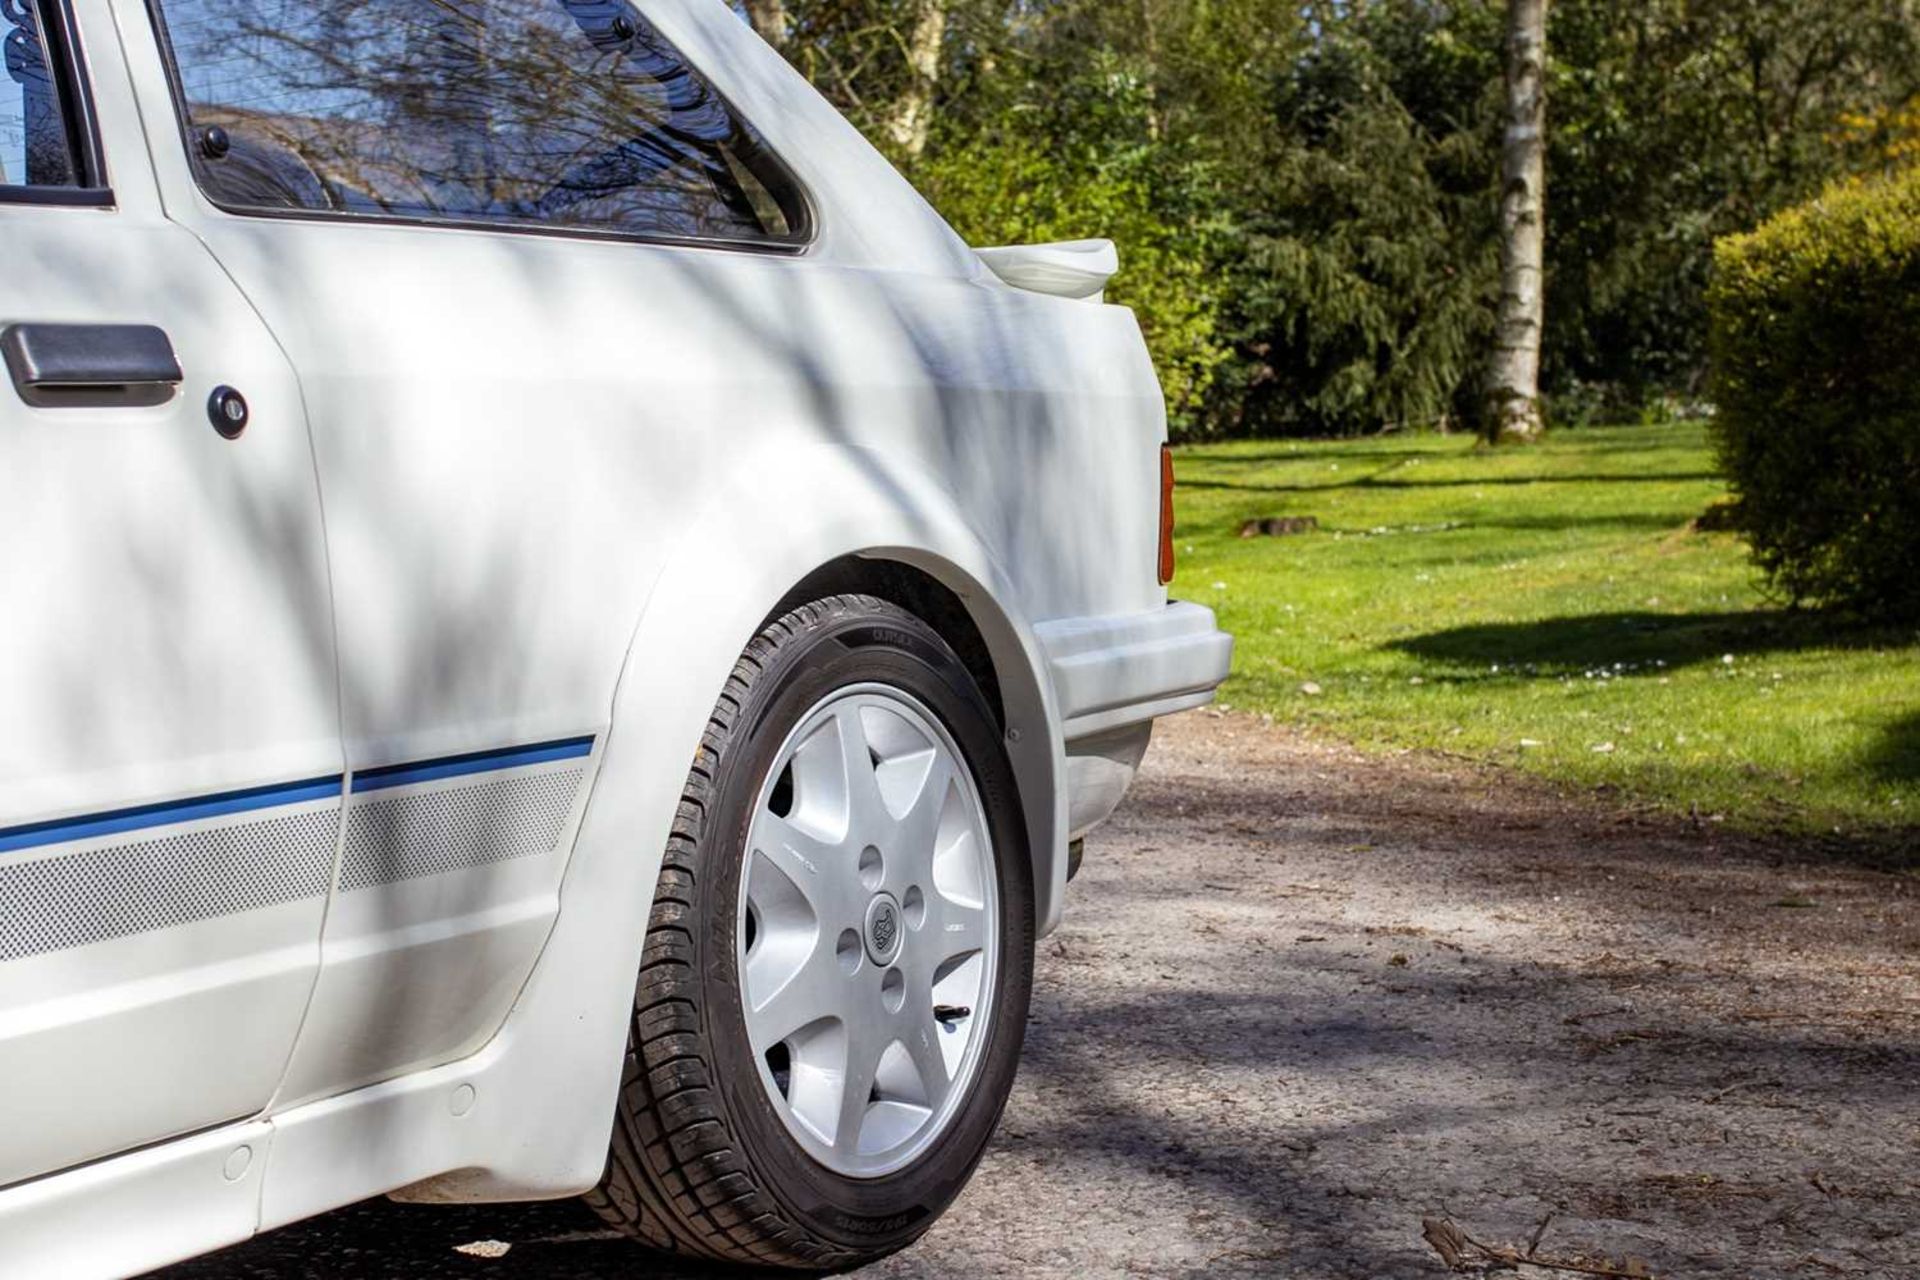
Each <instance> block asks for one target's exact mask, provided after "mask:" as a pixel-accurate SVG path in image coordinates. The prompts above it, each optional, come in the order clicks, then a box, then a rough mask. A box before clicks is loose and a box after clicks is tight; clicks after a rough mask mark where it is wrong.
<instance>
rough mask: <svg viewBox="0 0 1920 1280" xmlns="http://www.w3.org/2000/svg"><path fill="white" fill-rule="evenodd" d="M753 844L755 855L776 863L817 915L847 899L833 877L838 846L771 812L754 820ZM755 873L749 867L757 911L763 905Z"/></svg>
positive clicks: (750, 894) (749, 888) (750, 889)
mask: <svg viewBox="0 0 1920 1280" xmlns="http://www.w3.org/2000/svg"><path fill="white" fill-rule="evenodd" d="M752 844H753V851H754V852H755V853H758V854H760V855H761V856H762V857H764V858H765V859H766V860H767V861H768V862H770V863H772V864H773V866H774V867H776V868H777V869H778V870H779V871H780V873H781V874H782V875H784V876H785V877H786V879H787V880H788V881H789V882H790V883H791V884H792V885H793V887H794V888H795V889H797V890H799V891H800V896H801V897H803V898H805V899H806V900H807V903H808V905H810V906H811V907H812V908H813V910H814V913H815V914H816V915H819V914H822V913H823V912H824V911H827V910H829V909H831V908H833V907H835V906H837V905H839V902H840V900H841V899H842V898H844V896H845V895H844V894H842V893H839V892H836V890H837V889H838V888H839V880H840V878H839V877H837V876H835V875H834V874H833V871H834V860H835V859H836V858H837V857H839V856H840V851H839V849H838V848H836V847H835V846H834V845H831V844H829V843H827V842H826V841H824V840H821V839H819V838H817V837H816V836H813V835H811V834H809V833H808V832H806V831H803V830H801V829H800V827H799V826H798V825H797V824H795V823H793V822H791V821H789V820H788V819H786V818H783V817H781V816H780V815H779V814H777V813H774V812H772V811H771V810H767V809H762V810H761V811H760V814H759V816H758V817H757V818H756V819H755V820H754V824H753V836H752ZM752 870H754V868H752V867H751V866H749V877H750V878H749V880H748V884H747V901H748V902H751V903H753V905H754V906H755V907H756V908H757V907H759V906H760V905H761V904H760V903H759V902H757V901H755V897H754V891H755V889H756V888H759V887H760V886H757V885H756V884H755V883H754V882H753V880H752V878H751V872H752Z"/></svg>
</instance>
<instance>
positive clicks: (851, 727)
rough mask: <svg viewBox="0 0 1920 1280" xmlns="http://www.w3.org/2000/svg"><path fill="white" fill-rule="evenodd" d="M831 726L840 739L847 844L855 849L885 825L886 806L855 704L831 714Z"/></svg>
mask: <svg viewBox="0 0 1920 1280" xmlns="http://www.w3.org/2000/svg"><path fill="white" fill-rule="evenodd" d="M834 726H835V728H836V729H837V731H838V733H839V736H840V768H841V769H842V771H843V776H844V778H845V786H846V798H847V836H846V839H847V843H848V844H850V845H854V846H855V850H856V852H857V851H858V844H859V843H863V842H865V841H868V840H871V839H872V838H873V837H874V836H875V835H876V834H878V832H879V831H880V830H882V829H884V826H885V825H886V824H887V822H888V815H887V811H886V805H885V804H884V803H882V801H881V799H880V780H879V778H878V777H877V776H875V774H874V765H873V748H872V747H871V746H870V745H869V744H868V742H867V727H866V724H865V723H864V722H863V721H862V719H861V717H860V707H859V706H858V704H856V703H851V702H849V703H846V704H844V705H842V706H841V707H839V708H838V709H837V710H836V711H835V712H834Z"/></svg>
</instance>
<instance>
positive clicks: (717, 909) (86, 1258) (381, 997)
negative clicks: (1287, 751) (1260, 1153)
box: [0, 0, 1231, 1280]
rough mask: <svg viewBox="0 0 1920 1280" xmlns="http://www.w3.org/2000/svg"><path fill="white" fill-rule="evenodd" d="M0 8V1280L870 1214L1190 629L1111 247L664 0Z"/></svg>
mask: <svg viewBox="0 0 1920 1280" xmlns="http://www.w3.org/2000/svg"><path fill="white" fill-rule="evenodd" d="M0 29H3V30H4V34H5V45H6V69H7V73H8V76H9V83H6V84H0V90H5V92H4V93H0V247H4V252H5V259H4V269H0V353H3V354H4V358H5V363H6V367H7V372H8V375H9V376H10V378H11V381H12V384H13V385H12V389H11V391H10V392H8V393H7V394H6V395H5V400H4V404H3V405H0V548H3V549H0V1275H3V1276H7V1277H16V1276H18V1277H29V1278H38V1277H59V1278H61V1280H72V1278H74V1277H87V1276H118V1275H127V1274H131V1273H136V1272H139V1271H142V1270H145V1269H148V1268H152V1267H155V1266H159V1265H162V1264H164V1263H166V1262H168V1261H170V1260H173V1259H178V1258H181V1257H185V1256H188V1255H191V1254H195V1253H199V1252H203V1251H206V1250H209V1249H212V1248H216V1247H218V1246H220V1245H222V1244H226V1243H229V1242H233V1241H237V1240H241V1239H244V1238H246V1237H247V1236H249V1235H251V1234H252V1233H254V1232H256V1231H260V1230H264V1229H268V1228H272V1227H275V1226H279V1225H282V1224H285V1223H289V1222H293V1221H295V1220H298V1219H300V1218H303V1217H307V1216H309V1215H312V1214H316V1213H320V1212H323V1211H325V1210H328V1209H331V1208H334V1207H336V1206H340V1205H344V1204H347V1203H349V1202H352V1201H355V1200H358V1199H362V1198H365V1197H368V1196H372V1195H377V1194H381V1193H388V1194H391V1195H394V1196H397V1197H400V1198H403V1199H406V1200H410V1201H443V1202H452V1201H495V1200H514V1199H539V1198H553V1197H562V1196H575V1195H582V1194H584V1195H586V1196H588V1197H589V1198H590V1200H591V1201H592V1203H593V1204H594V1205H595V1206H596V1207H597V1208H598V1209H599V1211H600V1212H601V1213H602V1214H604V1215H605V1216H606V1217H607V1218H608V1220H609V1221H611V1222H613V1223H615V1224H617V1225H618V1226H619V1227H620V1228H622V1229H624V1230H625V1231H626V1232H627V1233H629V1234H630V1235H631V1236H633V1237H634V1239H636V1240H637V1241H640V1242H642V1243H644V1244H647V1245H650V1246H653V1247H655V1248H658V1249H664V1250H670V1251H676V1252H679V1253H683V1254H686V1255H691V1256H699V1257H708V1258H717V1259H725V1260H732V1261H746V1262H754V1263H760V1264H766V1265H770V1266H779V1267H789V1268H802V1269H814V1270H823V1269H832V1268H839V1267H845V1266H848V1265H852V1264H854V1263H857V1262H859V1261H861V1260H864V1259H867V1258H871V1257H875V1256H878V1255H880V1254H884V1253H886V1252H889V1251H891V1250H894V1249H898V1248H900V1247H902V1246H903V1245H905V1244H907V1243H909V1242H911V1241H912V1240H914V1239H915V1238H916V1237H917V1236H918V1235H919V1234H920V1233H921V1232H923V1231H925V1230H926V1228H927V1227H928V1226H929V1225H930V1224H931V1222H932V1221H933V1220H934V1218H935V1217H936V1216H937V1215H938V1214H939V1213H940V1212H941V1211H942V1210H943V1209H944V1208H945V1207H946V1206H947V1205H948V1203H949V1202H950V1201H951V1200H952V1199H953V1197H954V1196H955V1195H956V1194H957V1193H958V1191H959V1189H960V1187H961V1186H962V1184H963V1183H964V1182H965V1180H966V1179H967V1177H968V1176H969V1175H970V1173H971V1172H972V1170H973V1168H974V1166H975V1164H976V1162H977V1161H978V1160H979V1158H980V1155H981V1152H982V1150H983V1149H984V1147H985V1145H986V1143H987V1141H988V1138H989V1136H990V1134H991V1132H992V1130H993V1127H994V1124H995V1122H996V1120H997V1118H998V1116H999V1113H1000V1110H1001V1108H1002V1105H1003V1104H1004V1102H1005V1100H1006V1097H1007V1094H1008V1089H1009V1086H1010V1084H1011V1081H1012V1079H1013V1075H1014V1070H1015V1067H1016V1064H1017V1061H1018V1057H1019V1053H1020V1045H1021V1037H1022V1031H1023V1027H1024V1023H1025V1021H1026V1009H1027V999H1028V991H1029V985H1030V980H1031V974H1032V966H1033V949H1034V939H1035V937H1036V936H1039V935H1044V934H1045V933H1046V932H1047V931H1048V930H1049V929H1051V928H1052V927H1053V926H1054V925H1055V924H1056V923H1057V922H1058V920H1059V919H1060V913H1061V908H1062V900H1063V897H1064V894H1065V890H1066V884H1067V880H1068V876H1069V873H1070V869H1071V866H1072V864H1073V863H1074V861H1075V859H1076V858H1077V854H1078V849H1079V843H1078V842H1079V841H1080V839H1081V838H1082V836H1083V835H1084V834H1085V833H1086V832H1087V831H1088V830H1089V829H1090V828H1092V827H1094V826H1095V825H1097V824H1098V823H1100V822H1101V821H1102V820H1104V819H1105V818H1106V817H1107V815H1108V814H1109V813H1111V812H1112V810H1113V808H1114V806H1115V805H1116V804H1117V803H1118V802H1119V799H1120V797H1121V795H1122V793H1123V792H1124V791H1125V789H1126V787H1127V785H1128V783H1129V782H1130V781H1131V779H1132V777H1133V773H1134V770H1135V768H1136V767H1137V765H1138V764H1139V762H1140V759H1141V755H1142V753H1143V752H1144V751H1145V749H1146V746H1147V739H1148V735H1149V733H1150V731H1151V727H1152V722H1153V720H1154V718H1155V717H1157V716H1161V715H1165V714H1168V713H1171V712H1175V711H1180V710H1183V709H1185V708H1189V707H1193V706H1197V705H1199V704H1201V703H1203V702H1205V701H1207V700H1208V699H1209V698H1210V697H1211V696H1212V693H1213V690H1214V688H1215V687H1216V686H1217V685H1218V684H1219V682H1220V681H1221V680H1222V679H1223V678H1224V676H1225V675H1226V673H1227V667H1228V661H1229V656H1230V650H1231V641H1230V640H1229V638H1228V637H1226V636H1225V635H1223V634H1221V633H1220V632H1219V631H1218V630H1216V628H1215V626H1214V619H1213V616H1212V615H1211V614H1210V613H1209V612H1208V611H1207V610H1206V609H1203V608H1200V607H1197V606H1194V605H1186V604H1170V603H1169V602H1168V598H1167V591H1166V583H1167V581H1168V580H1169V579H1170V577H1171V576H1172V551H1173V548H1172V545H1171V517H1170V510H1169V505H1168V504H1169V490H1170V486H1171V475H1170V472H1169V470H1168V468H1167V464H1166V459H1165V454H1164V450H1163V447H1162V441H1163V439H1164V436H1165V417H1164V411H1163V408H1162V402H1161V397H1160V392H1159V388H1158V385H1157V383H1156V380H1155V377H1154V372H1153V369H1152V367H1151V365H1150V363H1149V361H1148V357H1147V352H1146V348H1145V346H1144V345H1143V343H1142V341H1141V337H1140V331H1139V329H1138V327H1137V325H1136V323H1135V321H1134V318H1133V316H1132V315H1131V314H1130V313H1129V312H1127V311H1126V310H1124V309H1120V308H1116V307H1111V306H1107V305H1104V304H1103V302H1102V298H1101V293H1102V290H1103V288H1104V286H1105V284H1106V282H1107V280H1108V278H1109V277H1110V276H1111V275H1112V273H1113V272H1114V270H1115V268H1116V266H1117V259H1116V257H1115V254H1114V251H1113V248H1112V246H1111V245H1108V244H1106V243H1104V242H1098V241H1094V242H1085V243H1077V244H1067V245H1053V246H1041V247H1034V248H1014V249H998V250H986V251H981V252H978V253H976V252H974V251H973V250H970V249H969V248H968V247H967V246H966V245H964V244H963V243H962V242H961V241H960V240H959V239H958V238H957V237H956V236H955V235H954V233H953V232H952V231H951V230H950V229H949V228H948V227H947V226H946V225H945V224H944V223H943V222H942V221H941V220H940V218H939V217H938V216H937V215H936V214H935V213H934V212H933V211H932V210H931V209H929V208H928V207H927V206H926V204H925V203H923V202H922V200H921V199H920V198H919V197H918V196H917V195H916V194H915V193H914V191H913V189H912V188H911V187H910V186H909V185H908V184H907V183H906V182H905V181H904V180H903V179H902V178H901V177H900V176H899V175H897V174H896V173H895V172H894V171H893V170H892V169H891V168H890V167H889V166H888V165H887V163H886V162H885V161H884V160H883V159H882V158H881V156H880V155H879V154H878V153H876V152H875V151H874V150H873V149H871V148H870V147H869V146H868V145H867V144H866V143H865V142H864V141H863V140H862V139H861V138H860V136H859V135H858V133H856V132H855V131H854V130H853V129H852V128H851V127H849V126H848V125H847V124H846V123H845V122H844V121H843V120H842V119H841V118H840V117H839V116H838V115H837V114H836V113H835V112H834V111H833V109H832V108H831V107H830V106H829V105H828V104H827V103H826V102H825V101H824V100H822V99H821V98H820V97H818V96H817V95H816V94H815V93H814V92H813V91H812V90H811V89H810V88H809V87H808V86H807V85H806V83H805V82H804V81H803V80H802V79H801V78H800V77H799V76H798V75H796V74H795V73H794V72H793V71H792V70H790V69H789V68H788V67H787V65H786V64H785V63H784V62H783V61H782V60H781V59H780V58H779V57H778V56H777V55H776V54H775V53H773V51H771V50H770V49H768V48H767V47H766V46H765V45H763V44H761V43H760V42H759V41H758V40H757V39H756V38H755V37H754V36H753V35H752V34H751V32H750V30H749V29H748V28H747V27H746V26H745V25H744V24H743V23H742V22H741V21H740V20H739V19H738V18H737V17H736V16H735V15H734V14H733V13H732V12H730V11H729V9H728V8H727V6H726V5H725V4H723V3H721V0H642V2H641V3H633V2H630V0H338V2H335V3H313V2H311V0H148V2H145V3H143V0H0ZM4 390H5V389H4V388H0V391H4Z"/></svg>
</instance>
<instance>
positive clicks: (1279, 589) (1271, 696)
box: [1175, 425, 1920, 847]
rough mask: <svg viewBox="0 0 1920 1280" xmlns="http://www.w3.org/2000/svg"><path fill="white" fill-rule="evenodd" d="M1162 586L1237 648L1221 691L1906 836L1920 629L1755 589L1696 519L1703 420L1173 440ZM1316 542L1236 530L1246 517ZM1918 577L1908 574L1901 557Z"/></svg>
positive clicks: (1610, 778)
mask: <svg viewBox="0 0 1920 1280" xmlns="http://www.w3.org/2000/svg"><path fill="white" fill-rule="evenodd" d="M1177 465H1178V469H1179V477H1180V496H1179V526H1178V533H1177V537H1178V541H1179V547H1180V553H1181V558H1180V574H1179V579H1178V581H1177V583H1176V585H1175V591H1176V593H1177V594H1178V595H1180V596H1181V597H1183V598H1186V599H1192V600H1199V601H1202V602H1204V603H1207V604H1210V605H1212V606H1213V607H1214V608H1215V609H1217V610H1218V611H1219V614H1220V618H1221V621H1222V624H1223V625H1224V626H1225V627H1226V628H1227V629H1228V630H1230V631H1232V632H1233V633H1234V634H1235V635H1236V636H1237V637H1238V640H1239V650H1238V656H1237V658H1236V661H1235V674H1234V677H1233V680H1232V681H1231V683H1229V684H1228V686H1227V687H1226V689H1225V690H1224V691H1223V692H1222V695H1221V696H1222V701H1224V702H1225V703H1227V704H1229V705H1232V706H1237V707H1243V708H1247V709H1250V710H1255V711H1263V712H1268V713H1270V714H1272V715H1273V716H1274V717H1275V718H1276V719H1280V720H1284V721H1287V722H1290V723H1294V724H1299V725H1304V726H1308V727H1310V728H1314V729H1320V730H1324V731H1326V732H1328V733H1332V734H1337V735H1339V736H1340V737H1342V738H1345V739H1348V740H1350V741H1353V742H1355V743H1358V744H1360V745H1362V746H1370V747H1425V748H1437V749H1440V750H1445V751H1449V752H1456V753H1460V754H1463V755H1467V756H1472V757H1475V758H1479V759H1484V760H1491V761H1497V762H1499V763H1502V764H1506V765H1511V766H1514V767H1516V768H1520V769H1524V770H1527V771H1528V772H1531V773H1537V774H1541V775H1544V776H1546V777H1549V778H1553V779H1557V780H1561V781H1564V782H1570V783H1575V784H1580V785H1584V786H1606V787H1612V788H1617V789H1618V791H1619V792H1620V793H1622V794H1623V795H1625V796H1627V797H1629V798H1631V799H1634V800H1637V801H1644V802H1649V803H1652V804H1655V805H1658V806H1661V807H1665V808H1670V809H1674V810H1678V811H1681V812H1688V811H1692V810H1694V809H1695V807H1696V806H1697V811H1698V812H1699V814H1701V815H1702V816H1704V817H1712V816H1714V815H1718V816H1720V817H1721V818H1722V820H1724V821H1726V822H1728V823H1731V824H1736V825H1739V826H1742V827H1749V828H1773V829H1786V830H1790V831H1799V832H1822V833H1830V832H1833V831H1834V830H1836V829H1838V830H1840V831H1843V832H1845V833H1847V834H1850V835H1851V834H1855V833H1862V834H1869V833H1871V834H1875V835H1878V836H1880V837H1887V836H1891V837H1893V839H1894V840H1895V841H1896V842H1899V841H1900V839H1901V833H1900V832H1899V831H1898V830H1894V829H1897V828H1906V829H1907V831H1908V832H1909V833H1911V834H1912V835H1913V838H1914V841H1915V845H1916V847H1920V632H1915V631H1913V630H1904V631H1893V632H1890V631H1885V630H1881V631H1864V630H1860V629H1847V628H1842V627H1839V626H1837V625H1836V624H1834V623H1833V622H1831V621H1830V620H1827V619H1824V618H1820V617H1816V616H1808V615H1802V614H1795V613H1790V612H1788V611H1786V610H1784V609H1782V608H1780V607H1778V605H1777V603H1776V602H1773V601H1770V600H1769V599H1768V598H1767V597H1766V595H1765V594H1764V592H1763V590H1762V584H1761V583H1760V582H1759V581H1758V579H1757V578H1756V576H1755V574H1754V572H1753V571H1752V569H1751V567H1750V566H1749V564H1748V562H1747V558H1746V554H1745V549H1744V547H1743V546H1742V544H1741V543H1740V542H1739V541H1738V540H1737V539H1736V538H1734V537H1733V536H1731V535H1729V534H1724V533H1696V532H1692V531H1690V530H1689V528H1688V522H1689V521H1690V520H1691V519H1692V518H1693V517H1695V516H1697V515H1699V514H1700V513H1701V512H1702V511H1704V510H1705V509H1706V507H1707V506H1708V504H1710V503H1711V502H1712V501H1713V500H1714V499H1715V498H1717V497H1719V496H1720V495H1721V493H1722V492H1723V491H1724V490H1723V486H1722V484H1721V482H1720V480H1719V479H1718V477H1717V476H1716V475H1715V473H1714V467H1713V460H1712V455H1711V451H1710V448H1709V446H1708V443H1707V440H1706V435H1705V432H1704V430H1703V429H1702V428H1700V427H1698V426H1694V425H1676V426H1666V427H1639V428H1619V429H1606V430H1583V431H1564V432H1560V433H1558V434H1556V435H1554V436H1552V437H1551V438H1550V439H1549V440H1548V441H1547V442H1546V443H1545V444H1542V445H1539V446H1537V447H1534V448H1530V449H1512V450H1502V451H1499V452H1492V453H1489V452H1485V451H1479V450H1476V449H1475V447H1474V444H1473V442H1472V441H1471V440H1468V439H1464V438H1461V437H1437V436H1410V437H1396V438H1386V439H1376V440H1358V441H1328V442H1320V441H1299V442H1294V441H1244V442H1235V443H1230V444H1220V445H1206V446H1199V447H1193V448H1187V449H1183V450H1181V451H1180V453H1179V455H1178V463H1177ZM1269 516H1312V517H1314V518H1315V519H1317V520H1318V521H1319V529H1318V531H1317V532H1309V533H1304V534H1299V535H1294V536H1285V537H1267V536H1262V537H1256V538H1242V537H1241V536H1240V528H1241V525H1242V523H1243V522H1244V521H1246V520H1249V519H1253V518H1262V517H1269ZM1915 571H1916V572H1920V565H1916V566H1915Z"/></svg>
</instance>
